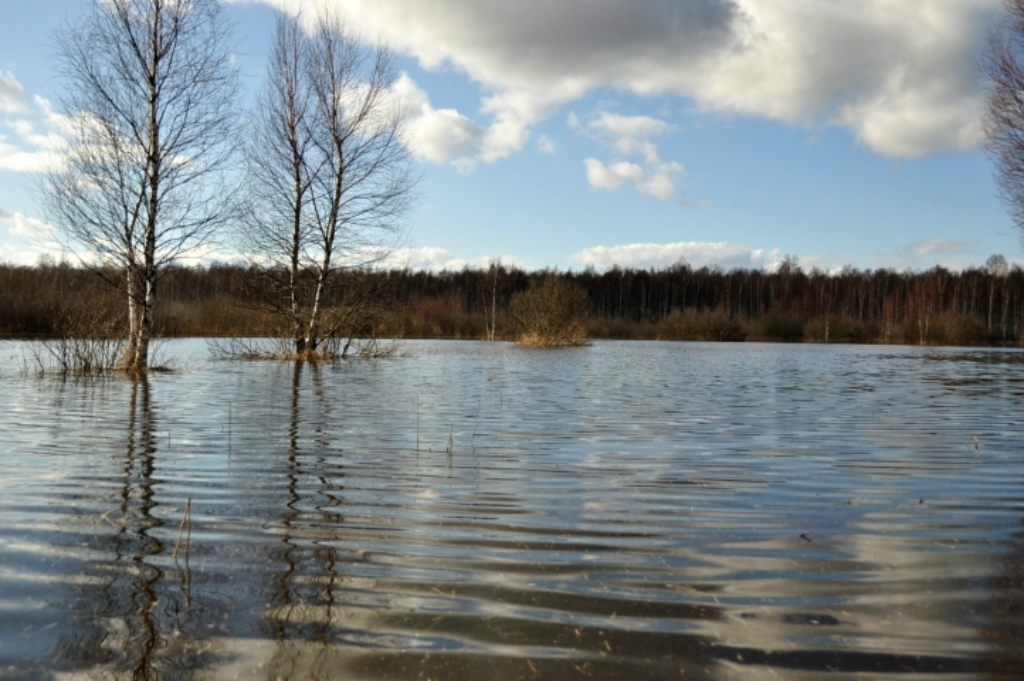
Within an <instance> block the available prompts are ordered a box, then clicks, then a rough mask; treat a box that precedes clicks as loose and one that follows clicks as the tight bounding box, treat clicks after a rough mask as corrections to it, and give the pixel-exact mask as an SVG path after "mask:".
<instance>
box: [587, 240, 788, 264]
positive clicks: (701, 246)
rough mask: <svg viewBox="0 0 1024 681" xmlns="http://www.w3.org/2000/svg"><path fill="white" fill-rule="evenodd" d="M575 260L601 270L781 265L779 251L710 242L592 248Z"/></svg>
mask: <svg viewBox="0 0 1024 681" xmlns="http://www.w3.org/2000/svg"><path fill="white" fill-rule="evenodd" d="M571 257H572V259H573V260H574V261H576V262H578V263H580V264H583V265H592V266H593V267H596V268H599V269H607V268H610V267H614V266H616V265H618V266H619V267H636V268H642V269H649V268H652V267H668V266H670V265H673V264H675V263H677V262H680V261H685V262H687V263H689V264H690V265H692V266H693V267H698V268H699V267H704V266H705V265H706V266H712V265H718V266H719V267H722V268H723V269H726V270H728V269H734V268H737V267H744V268H754V269H761V268H764V269H769V270H770V269H774V268H775V267H778V265H779V263H780V262H781V261H782V256H781V255H780V250H779V249H777V248H775V249H772V250H765V249H763V248H750V247H748V246H745V245H743V244H730V243H727V242H724V241H722V242H707V241H680V242H676V243H669V244H653V243H646V244H627V245H621V246H593V247H591V248H586V249H584V250H582V251H580V252H578V253H574V254H573V255H572V256H571Z"/></svg>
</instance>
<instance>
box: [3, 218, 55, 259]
mask: <svg viewBox="0 0 1024 681" xmlns="http://www.w3.org/2000/svg"><path fill="white" fill-rule="evenodd" d="M3 233H6V236H7V237H8V239H3V238H0V261H4V262H13V263H17V264H20V265H31V264H33V263H35V262H36V261H38V260H39V257H40V256H41V255H43V254H44V253H49V254H51V255H53V254H56V253H61V252H62V249H61V247H60V245H59V244H58V243H57V242H56V240H55V236H54V229H53V227H52V226H51V225H48V224H46V223H45V222H43V221H42V220H37V219H36V218H33V217H29V216H27V215H24V214H22V213H18V212H15V211H9V210H6V209H4V208H2V207H0V234H3Z"/></svg>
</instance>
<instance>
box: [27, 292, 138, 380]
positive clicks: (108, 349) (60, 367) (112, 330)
mask: <svg viewBox="0 0 1024 681" xmlns="http://www.w3.org/2000/svg"><path fill="white" fill-rule="evenodd" d="M55 317H56V319H55V321H54V329H55V331H56V337H55V338H51V339H47V340H44V341H40V343H39V344H38V345H37V346H35V347H34V348H33V349H32V350H31V351H30V352H31V356H32V357H31V360H32V365H33V366H34V367H35V371H36V373H37V374H38V375H40V376H43V375H58V376H100V375H103V374H107V373H111V372H115V371H121V370H123V369H124V366H123V361H124V356H125V350H126V346H127V342H126V339H125V337H124V332H123V324H122V320H121V318H119V317H117V316H116V315H114V316H112V315H110V314H109V313H108V312H106V311H105V310H103V309H102V308H93V309H88V308H87V309H82V310H76V311H70V310H68V309H61V310H58V311H57V313H56V315H55Z"/></svg>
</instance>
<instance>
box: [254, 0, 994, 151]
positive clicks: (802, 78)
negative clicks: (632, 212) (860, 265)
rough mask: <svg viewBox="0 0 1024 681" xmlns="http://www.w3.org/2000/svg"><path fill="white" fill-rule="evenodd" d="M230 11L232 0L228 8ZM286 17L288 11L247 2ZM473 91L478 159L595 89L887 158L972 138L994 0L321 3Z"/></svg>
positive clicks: (292, 1) (297, 2) (292, 7)
mask: <svg viewBox="0 0 1024 681" xmlns="http://www.w3.org/2000/svg"><path fill="white" fill-rule="evenodd" d="M235 1H242V0H235ZM262 1H263V2H265V3H268V4H272V5H276V6H278V7H280V8H283V9H286V10H289V11H293V12H297V11H299V9H300V8H301V7H303V6H305V5H308V3H307V2H305V1H304V0H262ZM323 2H326V3H327V4H329V5H330V6H333V7H337V8H338V9H340V10H342V11H343V12H345V15H346V17H347V19H348V20H349V21H350V22H351V24H352V25H353V26H355V27H357V28H358V29H359V30H360V31H361V32H362V33H363V34H364V35H384V36H386V37H387V38H388V39H389V40H390V42H391V43H392V45H394V47H395V48H396V49H398V50H399V51H401V52H403V53H406V54H409V55H413V56H415V57H416V58H418V59H419V61H420V63H421V64H422V65H423V66H424V67H425V68H428V69H431V68H441V67H447V68H453V69H455V70H458V71H461V72H462V73H465V74H466V75H467V76H468V77H469V78H471V79H472V80H473V81H475V82H476V83H478V84H479V85H481V86H482V88H483V89H484V91H485V92H486V93H487V95H486V96H485V99H484V100H483V102H482V112H483V113H484V114H485V115H489V116H491V119H492V120H491V124H490V125H489V126H487V131H486V133H485V135H484V141H483V144H482V147H481V157H482V158H484V159H485V160H493V159H495V158H500V157H502V156H503V155H507V154H508V153H512V152H513V151H516V150H518V149H521V148H522V146H523V145H524V144H525V142H526V140H527V139H528V138H529V127H530V126H531V125H533V124H534V123H536V122H537V121H538V120H540V119H541V118H543V117H545V116H547V115H550V113H551V112H552V111H554V110H555V108H556V107H558V106H560V105H562V104H565V103H567V102H571V101H573V100H576V99H578V98H579V97H581V96H582V95H583V94H585V93H586V92H588V91H591V90H594V89H596V88H613V89H619V90H624V91H630V92H633V93H637V94H641V95H654V94H677V95H681V96H683V97H687V98H691V99H693V100H694V101H695V102H696V103H697V104H698V106H699V107H701V108H703V109H705V110H708V111H715V112H729V113H739V114H744V115H752V116H761V117H767V118H773V119H777V120H783V121H787V122H790V123H798V124H808V125H816V126H817V125H842V126H845V127H847V128H849V129H850V130H851V132H852V133H853V134H854V135H855V136H856V137H857V139H859V140H860V141H861V142H862V143H864V144H865V145H867V146H869V147H870V148H872V149H874V150H875V151H877V152H879V153H882V154H887V155H891V156H915V155H919V154H923V153H927V152H930V151H933V150H937V149H950V148H952V149H959V148H964V147H969V146H971V145H974V144H977V143H978V142H979V141H980V140H981V129H980V125H979V120H980V116H979V113H980V111H981V104H982V99H983V95H982V85H981V81H980V76H979V74H978V73H977V68H976V63H977V60H976V51H977V48H978V45H979V44H980V41H981V39H982V37H983V35H984V33H985V30H986V27H987V26H988V25H990V22H991V20H992V18H993V16H995V13H996V12H997V11H998V10H999V8H1000V7H1001V0H866V1H864V2H835V1H832V0H631V1H628V2H627V1H625V0H560V1H559V2H549V1H548V0H520V1H519V2H481V1H479V0H450V1H449V2H445V3H444V4H443V6H439V5H438V4H437V3H436V2H434V1H433V0H323Z"/></svg>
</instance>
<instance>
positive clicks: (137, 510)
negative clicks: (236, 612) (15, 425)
mask: <svg viewBox="0 0 1024 681" xmlns="http://www.w3.org/2000/svg"><path fill="white" fill-rule="evenodd" d="M156 428H157V417H156V409H155V408H154V405H153V400H152V390H151V387H150V383H149V380H148V379H147V378H146V377H145V376H142V377H140V378H137V379H135V380H133V381H132V383H131V388H130V396H129V403H128V412H127V421H126V425H125V430H124V454H123V462H122V465H121V467H120V474H119V476H118V477H119V479H120V490H119V495H118V498H117V506H116V507H115V508H113V509H110V510H108V511H107V512H106V513H105V514H104V515H103V519H104V520H105V521H106V522H105V523H104V524H103V525H102V526H100V527H98V528H97V529H98V532H97V534H96V537H95V540H94V541H95V543H94V545H93V546H91V547H90V549H91V553H92V555H94V556H97V557H96V558H94V559H93V560H91V561H89V562H88V563H87V565H86V567H85V571H86V573H87V575H88V579H86V580H84V581H85V585H83V586H82V587H81V588H82V590H81V593H79V594H78V596H77V598H76V599H75V603H74V605H73V606H72V611H73V613H74V615H75V617H76V619H77V620H78V621H77V622H76V623H75V625H74V627H73V629H72V631H71V633H69V634H67V635H66V636H65V637H64V639H63V640H62V642H61V644H60V645H59V646H58V655H57V660H56V667H57V668H58V669H61V668H74V669H88V668H93V669H94V671H98V673H99V675H100V676H101V677H102V678H111V679H133V680H136V679H137V680H151V679H152V680H156V679H179V678H192V676H193V675H194V674H195V672H196V671H198V670H200V669H202V668H203V667H205V666H207V665H208V664H210V663H211V662H212V656H211V655H209V654H208V653H209V646H207V645H204V644H203V643H202V641H203V631H202V630H203V628H204V627H203V621H204V619H205V617H207V616H208V615H209V613H208V612H204V609H203V608H200V609H196V608H194V607H193V604H192V603H191V597H190V593H189V592H190V580H191V575H190V571H189V562H188V560H189V556H188V552H185V554H184V555H182V556H181V557H180V560H178V561H170V559H169V555H168V554H169V547H168V546H167V544H166V543H165V542H164V541H162V540H161V539H160V538H159V537H158V536H156V535H157V534H159V529H160V528H162V527H163V526H164V522H165V521H164V520H163V519H161V518H160V517H159V516H158V515H157V513H156V510H157V509H158V508H159V507H160V505H161V502H160V501H159V500H158V492H159V490H160V485H161V482H162V481H161V480H160V478H159V476H158V475H157V465H158V458H159V457H158V454H160V452H159V450H158V447H157V438H156ZM101 491H102V488H101ZM94 503H95V504H96V506H97V507H100V508H102V507H109V505H110V504H109V499H96V500H95V502H94ZM177 508H178V509H179V511H180V510H181V508H182V506H181V505H180V504H179V505H178V506H177ZM170 548H173V545H172V546H171V547H170Z"/></svg>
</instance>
